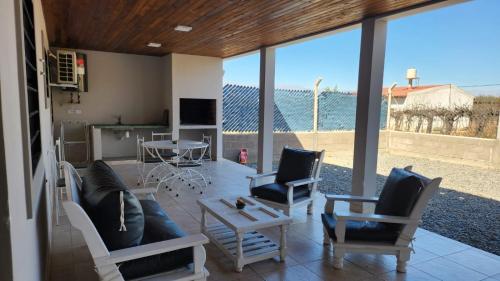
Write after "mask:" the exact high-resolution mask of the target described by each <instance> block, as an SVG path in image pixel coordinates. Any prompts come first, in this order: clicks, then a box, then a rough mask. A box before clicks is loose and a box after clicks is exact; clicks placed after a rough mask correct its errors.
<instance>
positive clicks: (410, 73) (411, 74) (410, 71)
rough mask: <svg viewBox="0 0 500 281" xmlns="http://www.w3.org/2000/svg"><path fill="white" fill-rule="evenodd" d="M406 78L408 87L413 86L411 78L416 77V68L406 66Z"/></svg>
mask: <svg viewBox="0 0 500 281" xmlns="http://www.w3.org/2000/svg"><path fill="white" fill-rule="evenodd" d="M406 79H407V80H408V87H410V88H413V80H415V79H418V77H417V69H416V68H408V70H406Z"/></svg>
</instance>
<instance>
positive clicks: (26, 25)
mask: <svg viewBox="0 0 500 281" xmlns="http://www.w3.org/2000/svg"><path fill="white" fill-rule="evenodd" d="M23 33H24V36H23V38H24V63H25V69H26V77H25V79H26V94H27V98H26V101H27V103H28V125H29V138H30V148H31V149H30V154H31V155H30V156H31V167H32V173H33V174H34V173H35V170H36V166H37V164H38V161H39V160H40V156H41V151H42V142H41V135H40V108H39V99H38V73H37V69H36V65H37V62H36V46H35V25H34V17H33V3H32V1H31V0H23Z"/></svg>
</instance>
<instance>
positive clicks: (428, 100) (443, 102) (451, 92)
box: [403, 85, 474, 108]
mask: <svg viewBox="0 0 500 281" xmlns="http://www.w3.org/2000/svg"><path fill="white" fill-rule="evenodd" d="M473 103H474V97H473V96H472V95H470V94H468V93H467V92H465V91H464V90H462V89H460V88H458V87H457V86H455V85H443V86H440V87H433V88H429V89H425V90H422V91H418V92H413V93H409V94H408V97H406V100H405V102H404V106H403V107H405V108H410V107H412V106H421V105H426V106H430V107H444V108H453V107H460V106H466V107H468V108H472V104H473Z"/></svg>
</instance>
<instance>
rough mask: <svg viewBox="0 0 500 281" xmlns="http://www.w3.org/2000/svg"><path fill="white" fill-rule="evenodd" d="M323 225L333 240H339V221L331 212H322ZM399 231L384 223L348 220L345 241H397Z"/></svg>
mask: <svg viewBox="0 0 500 281" xmlns="http://www.w3.org/2000/svg"><path fill="white" fill-rule="evenodd" d="M321 220H322V222H323V226H324V227H325V229H326V230H327V232H328V235H329V236H330V238H332V239H333V240H337V236H336V235H335V226H336V224H337V221H336V220H335V218H334V217H333V215H330V214H321ZM398 235H399V233H398V231H397V230H395V229H392V228H390V227H388V226H387V225H386V224H384V223H378V222H360V221H346V230H345V241H368V242H387V243H391V244H393V243H395V242H396V239H397V238H398Z"/></svg>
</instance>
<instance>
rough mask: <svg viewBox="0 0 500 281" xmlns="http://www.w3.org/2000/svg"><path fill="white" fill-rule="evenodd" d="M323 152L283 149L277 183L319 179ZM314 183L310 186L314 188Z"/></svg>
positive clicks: (286, 147)
mask: <svg viewBox="0 0 500 281" xmlns="http://www.w3.org/2000/svg"><path fill="white" fill-rule="evenodd" d="M324 155H325V151H324V150H322V151H310V150H303V149H297V148H289V147H288V146H285V147H283V151H282V154H281V158H280V163H279V166H278V173H277V175H276V181H277V182H286V181H292V180H298V179H304V178H319V174H320V172H321V166H322V163H323V158H324ZM316 185H317V184H316V183H315V184H312V187H313V188H316Z"/></svg>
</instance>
